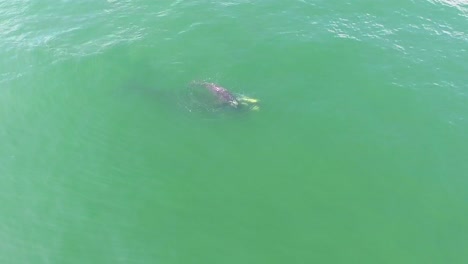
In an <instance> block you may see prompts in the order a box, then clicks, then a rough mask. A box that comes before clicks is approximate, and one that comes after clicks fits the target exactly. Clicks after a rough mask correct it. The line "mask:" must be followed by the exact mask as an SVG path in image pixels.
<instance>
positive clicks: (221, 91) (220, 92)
mask: <svg viewBox="0 0 468 264" xmlns="http://www.w3.org/2000/svg"><path fill="white" fill-rule="evenodd" d="M202 85H203V86H204V87H205V88H207V89H208V90H209V91H210V92H211V93H213V94H214V95H215V96H216V97H217V98H218V99H219V100H220V101H221V102H223V103H227V104H229V105H230V106H232V107H234V108H237V107H238V106H239V100H237V98H236V97H235V96H234V95H233V94H232V93H231V92H229V91H228V90H227V89H226V88H223V87H221V86H218V85H216V84H215V83H208V82H203V83H202Z"/></svg>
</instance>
